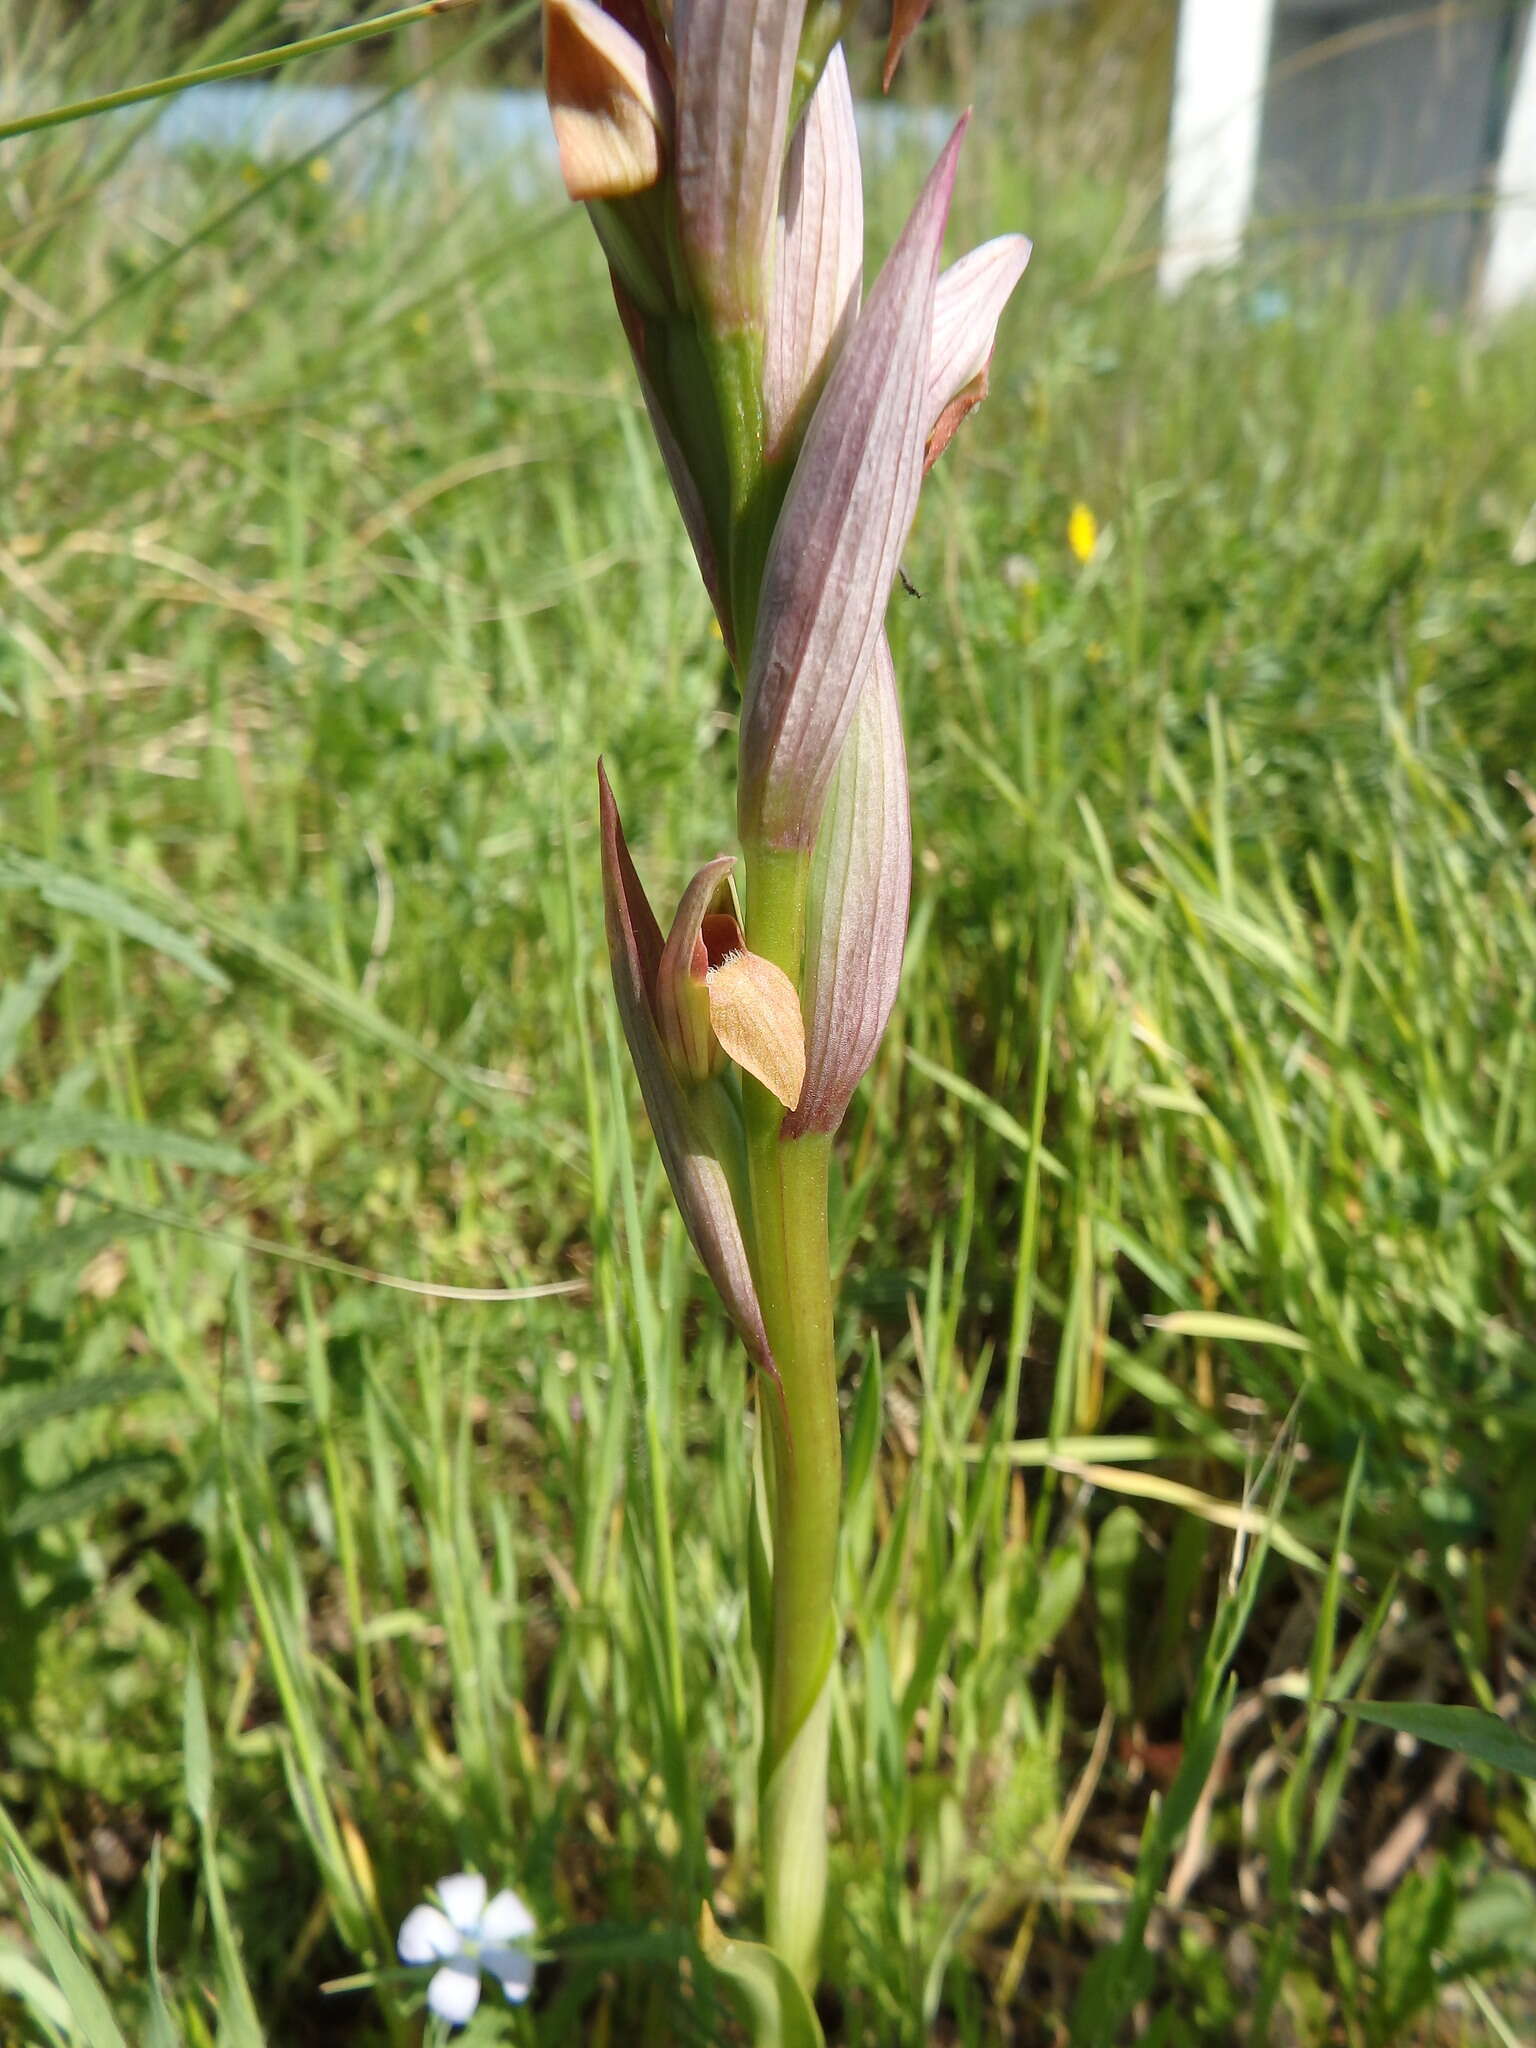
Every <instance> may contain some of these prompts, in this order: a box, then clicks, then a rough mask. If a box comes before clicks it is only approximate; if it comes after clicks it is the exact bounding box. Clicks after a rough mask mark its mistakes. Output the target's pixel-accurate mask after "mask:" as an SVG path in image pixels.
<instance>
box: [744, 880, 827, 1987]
mask: <svg viewBox="0 0 1536 2048" xmlns="http://www.w3.org/2000/svg"><path fill="white" fill-rule="evenodd" d="M808 871H809V863H808V861H807V859H806V858H805V857H804V856H803V855H800V854H783V853H776V852H772V851H767V850H762V849H759V850H757V851H755V852H754V853H752V854H750V855H749V857H748V869H747V873H748V905H749V918H750V927H749V936H750V943H751V945H752V948H753V950H754V951H755V952H759V953H762V954H763V955H764V956H765V957H766V958H768V959H770V960H773V961H774V962H775V963H776V964H777V965H778V966H780V967H782V968H783V969H784V970H785V972H786V973H788V974H789V975H790V976H791V977H792V978H793V979H795V980H796V981H798V979H799V974H800V966H801V952H802V948H803V943H804V928H805V891H806V882H807V878H808ZM743 1093H744V1099H745V1108H746V1122H747V1166H748V1173H749V1176H750V1180H751V1186H752V1216H753V1234H754V1238H755V1250H756V1264H755V1277H756V1280H757V1290H758V1299H759V1301H760V1303H761V1305H762V1311H763V1321H764V1324H765V1326H766V1328H767V1332H768V1341H769V1343H770V1344H771V1346H772V1347H773V1354H774V1359H775V1361H776V1363H777V1365H778V1368H779V1375H780V1380H781V1383H782V1396H783V1398H782V1400H779V1399H776V1398H774V1397H772V1396H771V1395H768V1396H765V1398H764V1400H763V1403H762V1413H763V1416H764V1419H765V1423H766V1428H767V1433H768V1457H767V1459H766V1461H765V1462H766V1468H767V1477H768V1495H769V1520H770V1530H771V1535H772V1545H773V1598H772V1624H771V1630H770V1637H769V1642H770V1647H769V1657H768V1669H767V1670H766V1672H765V1673H764V1675H763V1690H764V1707H765V1731H764V1745H763V1758H762V1787H763V1865H764V1871H763V1877H764V1890H765V1895H766V1916H767V1934H768V1944H769V1946H770V1947H771V1948H773V1949H774V1950H775V1951H776V1952H777V1953H778V1954H779V1955H780V1956H781V1957H782V1958H783V1960H784V1961H785V1962H786V1963H787V1964H788V1965H789V1966H790V1968H791V1969H792V1970H793V1971H794V1972H795V1974H796V1976H797V1977H798V1978H799V1979H800V1981H801V1982H802V1983H803V1984H804V1985H805V1986H806V1987H807V1989H809V1988H810V1987H811V1986H812V1985H813V1984H814V1982H815V1979H816V1966H817V1953H818V1950H819V1947H820V1938H821V1923H822V1917H823V1912H824V1908H825V1899H826V1775H827V1734H828V1715H827V1712H826V1700H827V1683H828V1679H829V1675H830V1672H831V1667H832V1659H833V1656H834V1653H835V1650H836V1643H837V1629H836V1621H835V1616H834V1608H833V1588H834V1580H835V1576H836V1569H837V1536H838V1520H839V1514H840V1509H841V1503H842V1434H841V1428H840V1423H839V1418H838V1409H837V1358H836V1352H835V1348H834V1343H833V1319H832V1276H831V1267H830V1262H829V1258H828V1251H827V1173H828V1166H829V1163H830V1159H831V1140H830V1139H829V1138H827V1137H824V1136H813V1137H807V1138H799V1139H795V1140H792V1141H787V1142H786V1141H785V1140H784V1139H783V1138H781V1137H780V1135H779V1132H780V1127H781V1125H782V1123H783V1118H784V1112H783V1108H782V1106H781V1105H780V1104H779V1103H778V1102H777V1101H775V1100H774V1098H773V1097H772V1096H771V1095H770V1094H769V1093H768V1092H767V1090H766V1089H763V1088H760V1087H758V1085H757V1084H756V1083H755V1082H753V1081H750V1080H749V1081H747V1082H746V1084H745V1087H744V1091H743Z"/></svg>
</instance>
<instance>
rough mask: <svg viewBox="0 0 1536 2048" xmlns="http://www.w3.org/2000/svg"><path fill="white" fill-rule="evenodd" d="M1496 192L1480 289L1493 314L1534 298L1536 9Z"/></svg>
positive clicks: (1481, 301) (1482, 304) (1483, 307)
mask: <svg viewBox="0 0 1536 2048" xmlns="http://www.w3.org/2000/svg"><path fill="white" fill-rule="evenodd" d="M1493 195H1494V196H1493V229H1492V232H1491V233H1490V235H1489V237H1488V255H1487V259H1486V261H1485V262H1484V264H1483V276H1482V284H1481V288H1480V290H1479V293H1478V310H1479V311H1480V312H1482V313H1483V314H1485V315H1486V316H1488V317H1489V318H1492V317H1493V316H1494V315H1495V314H1498V313H1507V312H1508V311H1509V310H1510V308H1511V307H1512V306H1518V305H1519V304H1521V302H1522V301H1523V300H1525V299H1533V298H1536V9H1533V10H1532V12H1531V14H1530V16H1529V18H1528V20H1527V21H1526V24H1525V46H1524V49H1523V51H1522V53H1521V57H1520V68H1519V70H1518V71H1517V72H1516V74H1515V92H1514V98H1513V99H1512V100H1511V101H1510V105H1509V120H1508V122H1507V123H1506V124H1505V128H1504V147H1503V149H1502V150H1501V151H1500V153H1499V168H1498V172H1497V174H1496V176H1495V178H1494V187H1493Z"/></svg>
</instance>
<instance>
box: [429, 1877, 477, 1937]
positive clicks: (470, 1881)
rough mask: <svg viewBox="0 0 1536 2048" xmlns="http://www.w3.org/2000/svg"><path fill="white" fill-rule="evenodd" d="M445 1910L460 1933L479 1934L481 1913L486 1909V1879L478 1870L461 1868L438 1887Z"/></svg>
mask: <svg viewBox="0 0 1536 2048" xmlns="http://www.w3.org/2000/svg"><path fill="white" fill-rule="evenodd" d="M437 1896H438V1898H439V1899H440V1901H441V1902H442V1908H443V1911H444V1912H445V1913H446V1914H447V1915H448V1918H449V1919H450V1920H451V1921H452V1922H453V1924H454V1926H455V1927H457V1929H458V1930H459V1932H460V1934H478V1933H479V1932H480V1915H481V1914H482V1913H483V1912H484V1911H485V1879H484V1878H483V1877H482V1876H481V1875H480V1873H479V1872H478V1871H477V1870H461V1871H460V1872H459V1873H458V1875H457V1876H456V1877H445V1878H443V1879H442V1880H441V1882H440V1883H439V1884H438V1887H437Z"/></svg>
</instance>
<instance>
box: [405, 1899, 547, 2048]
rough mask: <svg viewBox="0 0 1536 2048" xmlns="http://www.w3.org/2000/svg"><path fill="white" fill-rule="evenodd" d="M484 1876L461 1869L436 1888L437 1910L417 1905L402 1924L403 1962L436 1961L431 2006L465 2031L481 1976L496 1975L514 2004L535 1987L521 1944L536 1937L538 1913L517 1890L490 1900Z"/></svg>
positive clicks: (529, 1960)
mask: <svg viewBox="0 0 1536 2048" xmlns="http://www.w3.org/2000/svg"><path fill="white" fill-rule="evenodd" d="M485 1893H486V1884H485V1879H484V1878H483V1877H480V1876H478V1875H477V1874H476V1873H475V1872H474V1871H472V1870H461V1871H460V1872H459V1873H458V1875H457V1876H455V1877H445V1878H443V1879H442V1880H441V1882H440V1883H439V1884H438V1886H437V1896H438V1900H439V1905H438V1906H414V1907H412V1909H411V1911H410V1912H409V1913H407V1914H406V1916H405V1919H404V1921H403V1922H402V1924H401V1928H400V1936H399V1941H398V1943H397V1946H398V1948H399V1951H400V1960H401V1962H402V1963H411V1964H423V1965H425V1964H427V1963H436V1964H437V1965H438V1966H439V1967H438V1968H437V1969H436V1970H434V1971H433V1973H432V1976H431V1979H430V1980H429V1982H428V1984H427V2004H428V2005H429V2006H430V2007H431V2009H432V2011H433V2012H435V2013H436V2014H437V2016H438V2018H439V2019H443V2020H447V2021H448V2023H449V2024H450V2026H455V2027H462V2026H465V2025H467V2023H468V2022H469V2021H470V2020H471V2019H472V2018H473V2017H474V2011H475V2007H476V2006H477V2005H478V2004H479V2003H480V1973H481V1971H482V1970H484V1971H486V1972H487V1973H488V1974H489V1975H490V1976H492V1977H494V1978H495V1979H496V1981H497V1983H498V1984H500V1986H501V1988H502V1990H503V1991H504V1992H505V1993H506V1996H507V1998H508V1999H509V2000H510V2002H511V2003H512V2004H513V2005H521V2004H522V2002H523V2000H524V1999H525V1998H526V1997H527V1996H528V1993H529V1991H530V1990H531V1989H532V1987H533V1971H534V1961H533V1957H532V1956H531V1955H529V1953H528V1951H527V1950H526V1949H525V1948H522V1947H520V1946H519V1945H518V1944H519V1943H521V1942H525V1941H527V1939H528V1938H529V1936H530V1935H531V1934H532V1933H533V1924H534V1923H533V1915H532V1914H531V1913H530V1912H529V1910H528V1908H527V1907H526V1906H525V1905H524V1904H523V1902H522V1900H521V1899H520V1898H519V1897H518V1896H517V1893H516V1892H508V1891H502V1892H498V1893H497V1894H496V1896H495V1898H494V1899H491V1900H489V1901H487V1899H486V1895H485Z"/></svg>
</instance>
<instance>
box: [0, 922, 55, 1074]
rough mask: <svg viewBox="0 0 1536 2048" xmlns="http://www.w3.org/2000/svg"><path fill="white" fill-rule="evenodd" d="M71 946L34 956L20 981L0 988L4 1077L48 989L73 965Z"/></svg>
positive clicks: (0, 1052) (1, 1068)
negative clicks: (71, 961) (38, 957)
mask: <svg viewBox="0 0 1536 2048" xmlns="http://www.w3.org/2000/svg"><path fill="white" fill-rule="evenodd" d="M69 960H70V949H69V947H68V946H61V947H60V948H59V950H58V952H57V953H49V954H48V955H47V956H46V957H45V958H43V959H41V960H34V961H33V962H32V964H31V966H30V967H29V968H28V969H27V971H26V973H25V974H24V975H22V977H21V979H20V980H19V981H12V982H7V983H6V984H5V986H4V987H3V988H0V1077H3V1076H4V1075H5V1074H7V1073H8V1072H9V1071H10V1068H11V1064H12V1062H13V1061H14V1060H15V1058H16V1049H17V1047H18V1046H19V1045H20V1043H21V1034H22V1033H23V1032H24V1031H25V1030H26V1028H27V1026H28V1025H29V1024H30V1023H31V1022H32V1019H33V1018H34V1017H35V1016H36V1015H37V1013H38V1011H39V1010H40V1009H41V1008H42V1007H43V1004H44V1003H45V1002H46V1001H47V1000H48V992H49V990H50V989H51V988H52V987H53V985H54V983H55V982H56V981H57V980H58V978H59V976H60V975H61V974H62V973H63V972H64V970H65V968H66V967H67V966H68V965H69Z"/></svg>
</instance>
